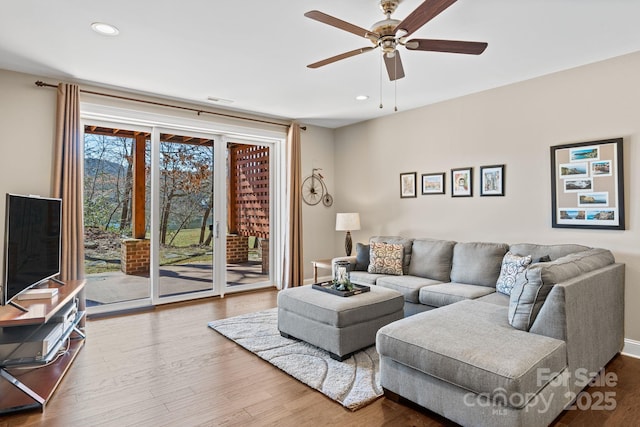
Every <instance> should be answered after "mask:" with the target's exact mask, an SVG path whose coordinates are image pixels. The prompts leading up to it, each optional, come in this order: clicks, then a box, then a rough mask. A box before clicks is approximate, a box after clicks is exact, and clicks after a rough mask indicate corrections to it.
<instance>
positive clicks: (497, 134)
mask: <svg viewBox="0 0 640 427" xmlns="http://www.w3.org/2000/svg"><path fill="white" fill-rule="evenodd" d="M638 75H640V53H636V54H632V55H627V56H624V57H619V58H615V59H612V60H608V61H605V62H601V63H596V64H591V65H588V66H584V67H580V68H577V69H573V70H569V71H565V72H561V73H557V74H553V75H549V76H545V77H542V78H537V79H534V80H529V81H526V82H522V83H518V84H513V85H510V86H506V87H502V88H498V89H494V90H490V91H486V92H483V93H478V94H474V95H471V96H467V97H463V98H458V99H454V100H451V101H447V102H442V103H439V104H436V105H432V106H428V107H424V108H420V109H416V110H412V111H406V112H399V113H397V114H393V115H391V116H388V117H385V118H381V119H376V120H372V121H369V122H364V123H360V124H356V125H352V126H348V127H344V128H340V129H337V130H336V132H335V134H336V138H335V146H336V148H335V150H336V153H338V152H339V153H340V155H339V156H336V162H335V170H336V176H335V179H336V182H338V183H340V185H339V186H338V187H337V191H336V199H337V200H338V201H339V203H338V206H337V209H342V208H347V206H348V209H354V210H358V211H360V212H361V220H362V226H363V230H361V231H360V232H358V233H356V239H357V240H359V241H366V240H367V239H368V237H369V236H370V235H374V234H400V235H406V236H421V237H434V238H448V239H453V240H458V241H473V240H484V241H496V242H508V243H517V242H536V243H566V242H571V243H580V244H584V245H589V246H600V247H605V248H609V249H611V250H612V251H613V253H614V254H615V256H616V259H617V260H618V261H619V262H623V263H626V276H627V278H626V331H625V336H626V337H627V338H628V339H632V340H640V244H639V242H640V229H639V225H640V209H639V206H638V204H639V200H640V198H638V197H637V188H638V184H639V183H640V174H639V173H638V168H637V167H636V166H637V165H639V164H640V152H639V150H638V147H637V146H638V143H639V142H640V135H639V132H640V107H639V105H640V85H638V81H637V76H638ZM407 78H411V77H407ZM399 99H400V108H401V107H402V103H401V100H402V94H401V93H400V94H399ZM613 137H623V138H624V156H625V161H624V168H625V199H626V218H627V221H626V228H627V230H626V231H611V230H576V229H554V228H551V213H550V212H551V197H550V185H551V184H550V158H549V157H550V154H549V152H550V150H549V147H550V146H553V145H558V144H566V143H572V142H584V141H593V140H599V139H606V138H613ZM502 163H504V164H506V173H505V175H506V184H505V190H506V196H505V197H478V192H479V190H478V188H479V187H478V182H477V177H478V167H479V166H482V165H493V164H502ZM468 166H472V167H473V168H474V190H473V191H474V197H472V198H452V197H451V196H450V185H449V179H450V169H451V168H458V167H468ZM414 171H415V172H417V173H418V177H419V176H420V174H422V173H431V172H447V175H446V179H447V194H446V195H429V196H422V195H418V197H417V198H415V199H400V197H399V185H400V184H399V174H400V173H401V172H414ZM347 183H348V185H347ZM418 193H420V190H418ZM339 247H340V243H339V242H336V246H335V251H336V252H337V251H338V250H339Z"/></svg>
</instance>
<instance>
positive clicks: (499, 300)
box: [476, 292, 509, 308]
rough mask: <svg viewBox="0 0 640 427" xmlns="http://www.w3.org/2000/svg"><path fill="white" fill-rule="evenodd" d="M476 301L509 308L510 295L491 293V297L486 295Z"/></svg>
mask: <svg viewBox="0 0 640 427" xmlns="http://www.w3.org/2000/svg"><path fill="white" fill-rule="evenodd" d="M476 301H482V302H486V303H489V304H496V305H499V306H502V307H507V308H508V307H509V295H505V294H503V293H501V292H491V293H490V294H489V295H485V296H483V297H480V298H476Z"/></svg>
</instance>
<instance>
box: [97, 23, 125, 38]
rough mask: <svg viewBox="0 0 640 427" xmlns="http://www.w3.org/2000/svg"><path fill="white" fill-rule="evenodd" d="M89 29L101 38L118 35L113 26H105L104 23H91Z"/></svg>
mask: <svg viewBox="0 0 640 427" xmlns="http://www.w3.org/2000/svg"><path fill="white" fill-rule="evenodd" d="M91 29H92V30H93V31H95V32H96V33H98V34H100V35H102V36H112V37H113V36H117V35H118V34H120V30H119V29H118V28H117V27H115V26H114V25H111V24H107V23H105V22H93V23H92V24H91Z"/></svg>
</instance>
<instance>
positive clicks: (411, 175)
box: [400, 172, 418, 199]
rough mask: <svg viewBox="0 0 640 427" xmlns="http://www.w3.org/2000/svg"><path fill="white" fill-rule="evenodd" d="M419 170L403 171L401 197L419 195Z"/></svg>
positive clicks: (407, 197) (401, 175)
mask: <svg viewBox="0 0 640 427" xmlns="http://www.w3.org/2000/svg"><path fill="white" fill-rule="evenodd" d="M417 177H418V173H417V172H403V173H401V174H400V198H401V199H409V198H412V197H417V194H418V193H417V191H416V179H417Z"/></svg>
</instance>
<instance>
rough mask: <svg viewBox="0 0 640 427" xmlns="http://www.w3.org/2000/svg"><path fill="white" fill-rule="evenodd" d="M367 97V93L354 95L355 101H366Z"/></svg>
mask: <svg viewBox="0 0 640 427" xmlns="http://www.w3.org/2000/svg"><path fill="white" fill-rule="evenodd" d="M367 99H369V95H358V96H356V101H366V100H367Z"/></svg>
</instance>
